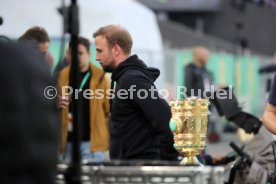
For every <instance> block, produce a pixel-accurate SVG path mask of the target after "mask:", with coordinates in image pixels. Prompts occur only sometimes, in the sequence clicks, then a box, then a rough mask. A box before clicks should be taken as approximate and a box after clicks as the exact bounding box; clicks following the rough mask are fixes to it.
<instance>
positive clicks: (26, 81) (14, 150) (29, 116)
mask: <svg viewBox="0 0 276 184" xmlns="http://www.w3.org/2000/svg"><path fill="white" fill-rule="evenodd" d="M0 58H1V60H2V61H3V62H2V63H1V65H0V85H1V90H0V102H1V103H0V122H1V123H0V142H1V146H0V165H1V167H0V173H1V174H0V183H1V184H18V183H20V184H37V183H40V184H54V183H55V177H56V161H57V148H58V144H57V143H58V131H57V130H58V113H57V109H56V103H55V100H49V99H47V98H46V97H45V96H44V90H45V88H46V87H47V86H52V85H53V83H52V81H51V76H50V68H49V67H48V66H47V64H46V63H45V62H43V60H44V58H43V57H42V56H41V54H40V53H39V52H38V51H37V50H34V49H32V48H30V47H29V46H26V45H22V44H17V43H9V44H8V43H2V42H0ZM40 61H41V62H40Z"/></svg>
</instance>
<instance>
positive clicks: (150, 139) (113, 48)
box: [93, 25, 178, 160]
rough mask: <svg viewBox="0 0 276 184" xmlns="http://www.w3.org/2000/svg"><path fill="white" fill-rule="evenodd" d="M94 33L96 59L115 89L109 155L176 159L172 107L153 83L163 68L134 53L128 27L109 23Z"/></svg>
mask: <svg viewBox="0 0 276 184" xmlns="http://www.w3.org/2000/svg"><path fill="white" fill-rule="evenodd" d="M93 36H94V38H95V45H96V51H97V54H96V59H97V60H98V61H99V62H100V64H101V66H102V67H103V69H104V70H105V71H107V72H112V84H113V85H112V89H114V88H115V98H112V100H111V105H110V106H111V117H110V125H109V126H110V127H109V129H110V158H111V159H155V160H159V159H165V160H171V159H175V158H176V157H177V155H178V153H177V151H176V150H175V149H174V147H173V144H174V142H173V134H172V132H171V131H170V129H169V121H170V118H171V111H170V107H169V105H168V103H167V102H166V101H165V100H164V99H162V98H161V97H160V96H159V95H158V92H157V90H156V87H155V85H154V81H155V80H156V79H157V77H158V76H159V74H160V71H159V70H158V69H156V68H149V67H147V66H146V65H145V63H144V62H143V61H141V60H140V59H139V58H138V56H137V55H132V56H131V48H132V38H131V36H130V34H129V32H128V31H127V30H126V29H124V28H122V27H120V26H117V25H109V26H105V27H101V28H100V29H98V30H97V31H96V32H95V33H94V35H93ZM115 83H116V85H115Z"/></svg>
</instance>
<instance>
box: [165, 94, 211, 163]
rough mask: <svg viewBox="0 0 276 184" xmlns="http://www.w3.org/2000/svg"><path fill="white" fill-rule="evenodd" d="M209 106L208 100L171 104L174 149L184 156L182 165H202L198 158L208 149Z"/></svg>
mask: <svg viewBox="0 0 276 184" xmlns="http://www.w3.org/2000/svg"><path fill="white" fill-rule="evenodd" d="M208 104H209V101H208V100H207V99H184V100H175V101H171V103H170V106H171V111H172V118H171V121H170V128H171V130H172V132H173V135H174V147H175V149H176V150H177V151H179V152H180V153H181V154H183V156H184V159H183V160H182V161H181V163H180V164H181V165H193V166H195V165H201V164H200V162H199V161H198V160H197V158H196V156H197V155H199V154H200V151H202V150H203V149H205V148H206V133H207V123H208V117H207V116H208Z"/></svg>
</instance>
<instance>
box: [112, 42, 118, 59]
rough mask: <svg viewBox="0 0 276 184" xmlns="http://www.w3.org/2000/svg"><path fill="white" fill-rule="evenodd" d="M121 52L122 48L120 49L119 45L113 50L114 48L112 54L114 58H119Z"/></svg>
mask: <svg viewBox="0 0 276 184" xmlns="http://www.w3.org/2000/svg"><path fill="white" fill-rule="evenodd" d="M119 52H120V47H119V45H114V46H113V48H112V53H113V55H114V56H118V54H119Z"/></svg>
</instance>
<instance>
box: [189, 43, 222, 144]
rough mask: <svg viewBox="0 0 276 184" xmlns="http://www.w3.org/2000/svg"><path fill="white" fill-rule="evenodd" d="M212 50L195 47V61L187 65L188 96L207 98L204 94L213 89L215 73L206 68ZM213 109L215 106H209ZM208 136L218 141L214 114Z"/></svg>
mask: <svg viewBox="0 0 276 184" xmlns="http://www.w3.org/2000/svg"><path fill="white" fill-rule="evenodd" d="M209 55H210V51H209V50H208V49H207V48H205V47H202V46H197V47H195V48H194V49H193V62H191V63H189V64H188V65H186V66H185V87H186V89H187V96H188V97H191V96H196V97H199V98H206V97H204V96H203V95H204V94H206V93H204V92H205V91H211V85H213V75H212V73H211V72H210V71H209V70H208V69H207V68H206V65H207V64H208V59H209ZM209 109H210V110H211V111H213V107H212V106H210V108H209ZM208 122H209V123H208V132H209V133H208V135H209V136H208V138H209V141H210V142H218V141H219V135H218V133H217V131H216V127H215V122H214V121H213V119H212V116H208Z"/></svg>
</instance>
